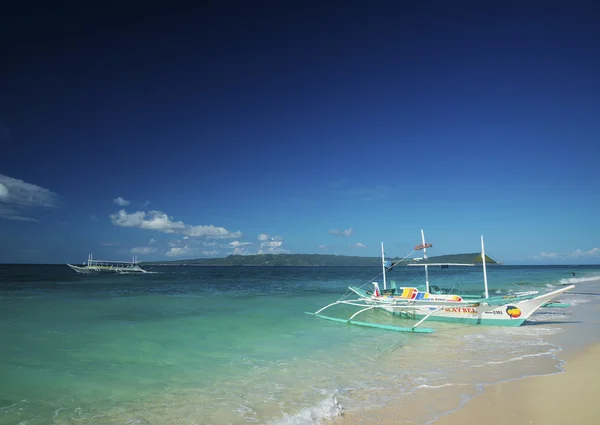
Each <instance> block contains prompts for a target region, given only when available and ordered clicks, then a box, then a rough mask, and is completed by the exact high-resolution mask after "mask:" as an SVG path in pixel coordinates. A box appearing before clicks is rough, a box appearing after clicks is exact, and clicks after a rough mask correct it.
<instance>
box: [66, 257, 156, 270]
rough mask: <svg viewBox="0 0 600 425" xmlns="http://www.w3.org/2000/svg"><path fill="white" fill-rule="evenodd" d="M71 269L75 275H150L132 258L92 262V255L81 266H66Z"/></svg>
mask: <svg viewBox="0 0 600 425" xmlns="http://www.w3.org/2000/svg"><path fill="white" fill-rule="evenodd" d="M67 266H69V267H70V268H71V269H73V270H75V271H76V272H77V273H83V274H91V273H119V274H143V273H151V272H149V271H148V270H145V269H144V268H143V267H142V265H141V264H140V263H139V261H138V259H137V257H133V259H132V261H107V260H94V259H93V258H92V254H89V255H88V259H87V261H85V262H84V263H83V264H82V265H81V266H75V265H73V264H67Z"/></svg>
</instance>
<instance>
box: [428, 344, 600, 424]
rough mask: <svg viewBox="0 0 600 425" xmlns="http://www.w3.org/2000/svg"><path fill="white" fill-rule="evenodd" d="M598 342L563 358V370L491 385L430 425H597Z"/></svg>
mask: <svg viewBox="0 0 600 425" xmlns="http://www.w3.org/2000/svg"><path fill="white" fill-rule="evenodd" d="M599 361H600V344H598V343H596V344H594V345H592V346H589V347H587V348H585V349H584V350H583V351H581V352H579V353H574V354H573V355H571V356H569V357H567V362H566V363H565V364H564V365H563V368H564V369H565V371H566V372H563V373H560V374H556V375H548V376H537V377H530V378H525V379H521V380H518V381H512V382H504V383H500V384H495V385H490V386H488V387H486V388H485V390H484V392H483V393H482V394H481V395H479V396H477V397H475V398H474V399H473V400H471V401H469V402H468V403H466V404H465V406H464V407H463V408H461V409H458V410H457V411H455V412H452V413H450V414H449V415H447V416H445V417H442V418H440V419H439V420H437V421H435V422H434V425H458V424H461V425H463V424H465V423H485V424H488V425H501V424H502V425H504V424H511V425H518V424H534V425H535V424H544V425H553V424H557V425H558V424H560V425H565V424H569V425H579V424H581V425H590V424H596V423H600V399H599V398H598V394H600V365H599V364H598V362H599Z"/></svg>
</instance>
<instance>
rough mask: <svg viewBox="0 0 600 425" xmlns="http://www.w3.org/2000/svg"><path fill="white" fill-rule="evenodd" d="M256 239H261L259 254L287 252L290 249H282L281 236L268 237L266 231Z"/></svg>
mask: <svg viewBox="0 0 600 425" xmlns="http://www.w3.org/2000/svg"><path fill="white" fill-rule="evenodd" d="M258 240H259V241H261V243H260V248H259V250H258V253H259V254H289V253H290V251H288V250H287V249H284V248H283V247H282V245H283V238H282V237H281V236H273V237H270V236H269V235H267V234H266V233H261V234H260V235H258Z"/></svg>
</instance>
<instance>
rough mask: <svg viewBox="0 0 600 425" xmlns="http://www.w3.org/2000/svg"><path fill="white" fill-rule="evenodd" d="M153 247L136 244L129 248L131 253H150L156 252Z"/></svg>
mask: <svg viewBox="0 0 600 425" xmlns="http://www.w3.org/2000/svg"><path fill="white" fill-rule="evenodd" d="M156 249H157V248H155V247H152V246H136V247H134V248H131V253H132V254H151V253H153V252H156Z"/></svg>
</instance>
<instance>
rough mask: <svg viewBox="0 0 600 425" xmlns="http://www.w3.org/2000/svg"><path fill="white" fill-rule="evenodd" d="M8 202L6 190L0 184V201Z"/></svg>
mask: <svg viewBox="0 0 600 425" xmlns="http://www.w3.org/2000/svg"><path fill="white" fill-rule="evenodd" d="M5 200H8V188H7V187H6V186H4V185H3V184H2V183H0V201H5Z"/></svg>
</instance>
